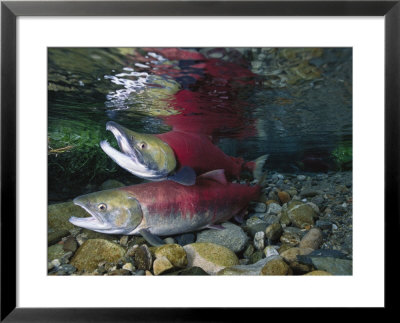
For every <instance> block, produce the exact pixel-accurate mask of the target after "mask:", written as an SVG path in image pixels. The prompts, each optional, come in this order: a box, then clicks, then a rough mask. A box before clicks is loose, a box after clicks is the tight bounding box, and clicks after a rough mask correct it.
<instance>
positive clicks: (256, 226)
mask: <svg viewBox="0 0 400 323" xmlns="http://www.w3.org/2000/svg"><path fill="white" fill-rule="evenodd" d="M267 226H268V223H267V222H265V221H263V220H261V219H259V218H258V217H256V216H253V217H251V218H249V219H248V220H247V221H246V227H247V231H248V232H249V234H250V235H251V236H252V237H254V235H255V234H256V233H257V232H260V231H265V229H266V228H267Z"/></svg>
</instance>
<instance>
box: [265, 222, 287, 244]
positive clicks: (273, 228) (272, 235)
mask: <svg viewBox="0 0 400 323" xmlns="http://www.w3.org/2000/svg"><path fill="white" fill-rule="evenodd" d="M282 232H283V229H282V226H281V225H280V224H279V223H274V224H271V225H269V226H268V227H267V228H266V229H265V235H266V237H267V238H268V239H269V240H271V241H276V240H278V239H279V238H280V237H281V235H282Z"/></svg>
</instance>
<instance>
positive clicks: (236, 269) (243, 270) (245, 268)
mask: <svg viewBox="0 0 400 323" xmlns="http://www.w3.org/2000/svg"><path fill="white" fill-rule="evenodd" d="M272 259H274V257H269V258H263V259H261V260H259V261H257V262H256V263H253V264H251V265H236V266H231V267H227V268H225V269H223V270H221V271H219V272H218V273H217V275H243V276H248V275H253V276H254V275H260V273H261V269H262V268H263V267H264V266H265V264H266V263H267V262H268V261H271V260H272Z"/></svg>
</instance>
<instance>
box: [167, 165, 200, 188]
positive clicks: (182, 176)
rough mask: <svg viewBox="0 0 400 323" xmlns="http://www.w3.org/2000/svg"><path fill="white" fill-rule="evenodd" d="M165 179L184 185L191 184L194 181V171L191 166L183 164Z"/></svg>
mask: <svg viewBox="0 0 400 323" xmlns="http://www.w3.org/2000/svg"><path fill="white" fill-rule="evenodd" d="M167 179H169V180H170V181H174V182H177V183H179V184H182V185H185V186H191V185H194V184H195V183H196V173H195V171H194V170H193V168H191V167H189V166H184V167H182V168H181V169H180V170H179V171H177V172H176V173H175V174H173V175H171V176H168V177H167Z"/></svg>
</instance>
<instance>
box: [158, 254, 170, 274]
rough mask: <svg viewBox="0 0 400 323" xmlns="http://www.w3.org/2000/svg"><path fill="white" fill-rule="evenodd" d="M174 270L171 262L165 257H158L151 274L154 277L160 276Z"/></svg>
mask: <svg viewBox="0 0 400 323" xmlns="http://www.w3.org/2000/svg"><path fill="white" fill-rule="evenodd" d="M172 268H174V266H173V265H172V264H171V262H170V261H169V260H168V258H167V257H165V256H160V257H158V258H156V259H155V260H154V262H153V272H154V275H160V274H162V273H164V272H166V271H168V270H170V269H172Z"/></svg>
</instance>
